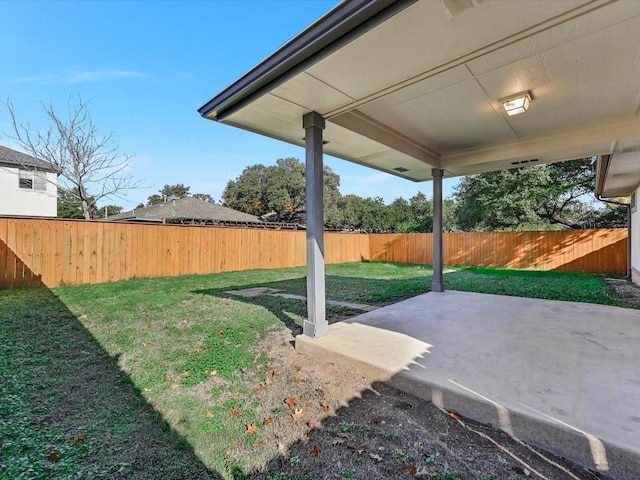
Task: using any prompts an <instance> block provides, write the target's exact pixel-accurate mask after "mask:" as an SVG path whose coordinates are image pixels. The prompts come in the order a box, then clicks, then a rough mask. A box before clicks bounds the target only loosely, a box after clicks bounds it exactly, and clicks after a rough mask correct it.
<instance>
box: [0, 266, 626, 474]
mask: <svg viewBox="0 0 640 480" xmlns="http://www.w3.org/2000/svg"><path fill="white" fill-rule="evenodd" d="M430 278H431V270H430V268H429V267H425V266H419V265H399V264H389V263H357V264H342V265H329V266H328V267H327V297H328V298H329V299H333V300H346V301H352V302H358V303H370V304H386V303H391V302H393V301H397V300H400V299H403V298H407V297H410V296H413V295H416V294H419V293H422V292H424V291H426V290H427V289H428V285H429V283H430ZM445 285H446V287H447V288H450V289H457V290H466V291H475V292H484V293H498V294H505V295H518V296H527V297H536V298H551V299H559V300H574V301H586V302H595V303H604V304H609V305H617V304H618V303H617V301H616V300H615V299H614V298H613V297H612V295H611V292H610V291H609V289H608V287H607V286H606V285H605V284H604V279H603V277H602V276H597V275H586V274H576V273H561V272H535V271H517V270H504V269H490V268H459V269H455V268H450V269H448V270H447V272H446V274H445ZM255 286H262V287H270V288H275V289H278V290H281V291H283V292H286V293H294V294H301V295H304V293H305V280H304V269H302V268H289V269H280V270H255V271H245V272H235V273H221V274H213V275H199V276H183V277H173V278H156V279H134V280H127V281H122V282H117V283H108V284H100V285H84V286H75V287H60V288H55V289H46V288H39V289H16V290H8V291H0V374H1V378H2V381H1V382H0V478H1V479H21V478H25V479H26V478H29V479H45V478H109V479H116V478H123V479H124V478H136V479H157V478H162V479H172V478H173V479H182V478H198V479H204V478H241V477H242V474H241V472H249V471H251V470H252V469H255V468H256V467H257V466H260V465H263V464H264V463H265V462H267V461H268V460H269V459H270V458H271V457H273V456H275V455H276V454H277V450H275V447H274V448H271V447H269V446H266V447H265V448H260V449H258V448H252V447H251V446H252V445H253V446H254V447H255V445H259V444H260V434H259V433H257V434H251V435H247V434H246V425H248V424H259V423H260V422H261V421H262V420H263V419H262V418H259V417H258V416H257V413H256V412H257V404H256V400H255V397H254V396H253V395H252V387H253V386H254V385H256V383H259V382H262V381H265V369H268V362H269V352H268V351H264V350H259V349H258V343H259V341H260V340H261V339H262V338H264V336H265V335H266V334H267V333H268V332H270V331H273V330H277V329H286V328H289V329H291V330H292V331H294V332H296V333H297V332H299V331H300V325H301V324H302V321H303V319H304V316H305V312H306V306H305V303H304V302H302V301H299V300H286V299H283V298H279V297H270V296H260V297H255V298H249V299H245V298H240V297H236V296H232V295H229V294H228V293H226V292H227V291H228V290H235V289H245V288H249V287H255ZM357 313H358V312H356V311H351V310H349V309H345V308H336V307H328V315H329V317H330V318H332V319H333V320H336V319H340V318H344V317H345V316H351V315H355V314H357ZM235 408H237V411H238V412H240V413H239V414H238V415H229V412H230V411H231V410H233V409H235ZM277 410H278V409H274V412H273V415H274V416H277V415H286V413H285V412H282V411H277ZM280 410H282V409H280Z"/></svg>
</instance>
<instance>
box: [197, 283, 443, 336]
mask: <svg viewBox="0 0 640 480" xmlns="http://www.w3.org/2000/svg"><path fill="white" fill-rule="evenodd" d="M429 278H430V277H429ZM325 282H326V292H327V293H326V297H327V300H336V301H342V302H351V303H360V304H368V305H377V306H382V305H388V304H389V303H394V302H397V301H400V300H405V299H407V298H410V297H413V296H415V295H418V294H420V293H424V292H427V291H429V288H428V284H427V282H426V281H425V280H424V278H423V277H418V278H412V279H394V280H388V279H380V278H362V277H345V276H337V275H327V276H326V279H325ZM254 288H266V289H270V290H271V291H272V293H276V292H275V291H277V292H278V293H285V294H293V295H300V296H303V297H305V296H306V278H305V277H298V278H293V279H288V280H281V281H276V282H261V283H255V284H243V285H241V286H238V287H237V288H236V287H225V288H210V289H199V290H194V291H193V293H196V294H201V295H212V296H214V297H217V298H225V299H229V300H235V301H241V302H246V303H248V304H252V305H259V306H261V307H263V308H266V309H268V310H269V311H270V312H271V313H273V315H275V316H276V317H277V318H278V319H279V320H280V321H281V322H282V323H283V324H284V325H285V326H286V327H287V328H288V329H289V330H291V333H292V334H294V335H297V334H299V333H302V326H301V325H302V321H303V320H304V318H306V315H307V303H306V301H304V300H302V299H300V300H298V299H287V298H283V297H279V296H276V295H273V294H270V293H269V292H266V293H264V294H258V295H256V296H241V295H239V294H236V293H231V292H234V291H237V290H250V289H254ZM326 308H327V319H328V320H329V323H335V322H338V321H340V320H344V319H345V318H350V317H353V316H356V315H359V314H361V313H364V312H363V311H362V310H359V309H353V308H348V307H344V306H336V305H330V304H327V306H326Z"/></svg>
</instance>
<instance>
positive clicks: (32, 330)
mask: <svg viewBox="0 0 640 480" xmlns="http://www.w3.org/2000/svg"><path fill="white" fill-rule="evenodd" d="M0 374H1V375H0V376H1V378H2V382H0V439H1V441H0V478H7V479H9V478H29V479H45V478H47V479H49V478H61V479H65V478H109V479H160V478H162V479H192V478H198V479H220V478H222V477H221V476H220V475H219V474H218V473H217V472H214V471H211V470H210V469H208V468H207V467H206V466H205V465H204V464H203V463H202V462H201V461H200V459H199V458H198V457H197V456H196V454H195V453H194V452H193V450H192V448H191V446H190V445H189V444H188V443H187V441H186V440H185V439H183V438H182V437H181V436H180V435H179V434H177V433H176V432H175V431H174V430H172V428H171V427H170V426H169V425H168V424H167V423H166V422H165V421H164V420H163V418H162V417H161V415H160V414H159V413H158V412H157V411H155V410H154V408H153V407H152V406H151V405H150V404H148V403H147V402H146V400H145V398H144V397H143V396H142V395H141V393H140V392H139V391H138V390H137V389H136V388H135V387H134V386H133V384H132V382H131V380H130V379H129V377H128V375H127V374H125V373H124V372H122V371H121V370H120V369H119V368H118V361H117V358H114V357H111V356H109V355H108V354H107V352H106V351H105V350H104V349H103V348H102V347H101V346H100V345H99V344H98V343H97V342H96V341H95V340H94V338H93V337H92V336H91V334H90V332H89V331H87V330H86V329H85V328H84V326H83V325H82V324H81V322H80V321H79V320H78V318H76V317H75V316H74V314H73V313H71V311H69V309H68V308H67V307H66V306H65V304H64V303H63V302H61V301H60V300H59V299H58V298H57V297H56V295H55V294H54V293H53V292H52V291H50V290H49V289H47V288H46V287H44V286H41V287H39V288H38V287H36V288H29V289H17V290H10V291H0Z"/></svg>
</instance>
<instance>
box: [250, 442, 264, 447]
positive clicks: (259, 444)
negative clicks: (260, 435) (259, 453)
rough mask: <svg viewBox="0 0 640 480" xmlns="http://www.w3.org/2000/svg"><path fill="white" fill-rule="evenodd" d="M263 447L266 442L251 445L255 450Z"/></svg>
mask: <svg viewBox="0 0 640 480" xmlns="http://www.w3.org/2000/svg"><path fill="white" fill-rule="evenodd" d="M263 445H264V442H253V443H252V444H251V446H252V447H253V448H258V447H261V446H263Z"/></svg>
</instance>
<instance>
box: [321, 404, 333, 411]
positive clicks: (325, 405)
mask: <svg viewBox="0 0 640 480" xmlns="http://www.w3.org/2000/svg"><path fill="white" fill-rule="evenodd" d="M321 406H322V411H323V412H328V411H329V408H331V407H329V404H328V403H327V402H322V404H321Z"/></svg>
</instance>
